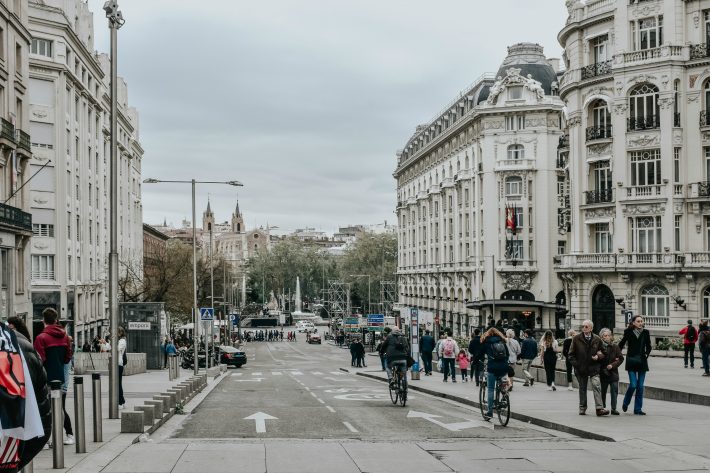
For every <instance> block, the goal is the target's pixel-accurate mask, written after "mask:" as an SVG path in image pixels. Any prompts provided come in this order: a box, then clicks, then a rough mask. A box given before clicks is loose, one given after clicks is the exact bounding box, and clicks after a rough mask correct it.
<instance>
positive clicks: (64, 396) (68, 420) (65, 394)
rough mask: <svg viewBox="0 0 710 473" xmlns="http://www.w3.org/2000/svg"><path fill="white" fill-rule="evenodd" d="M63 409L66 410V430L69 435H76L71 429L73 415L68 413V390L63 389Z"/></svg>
mask: <svg viewBox="0 0 710 473" xmlns="http://www.w3.org/2000/svg"><path fill="white" fill-rule="evenodd" d="M62 410H63V411H64V432H65V433H66V434H67V435H74V431H73V430H72V429H71V417H69V414H67V392H66V391H62Z"/></svg>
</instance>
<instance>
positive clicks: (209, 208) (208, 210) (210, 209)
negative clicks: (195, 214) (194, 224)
mask: <svg viewBox="0 0 710 473" xmlns="http://www.w3.org/2000/svg"><path fill="white" fill-rule="evenodd" d="M207 213H208V214H209V213H212V208H211V207H210V198H209V197H207Z"/></svg>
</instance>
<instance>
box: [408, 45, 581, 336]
mask: <svg viewBox="0 0 710 473" xmlns="http://www.w3.org/2000/svg"><path fill="white" fill-rule="evenodd" d="M557 69H558V61H557V60H555V59H547V58H546V57H545V55H544V54H543V50H542V47H541V46H539V45H537V44H530V43H521V44H516V45H513V46H511V47H509V48H508V56H507V57H506V58H505V60H504V61H503V63H502V65H501V67H500V69H499V71H498V73H497V74H495V75H484V76H482V77H481V78H479V79H478V80H477V81H476V82H475V83H474V84H473V85H472V86H470V87H468V88H467V89H466V90H464V91H463V92H462V93H461V94H460V95H459V96H458V97H457V98H456V99H455V100H454V101H453V102H451V103H450V104H448V105H447V106H446V107H445V108H444V110H443V112H441V113H440V114H438V115H437V116H436V117H435V118H434V119H433V120H431V121H430V122H428V123H426V124H424V125H420V126H418V127H417V129H416V132H415V133H414V135H413V136H412V137H411V138H410V139H409V140H408V142H407V143H406V145H405V147H404V149H403V150H401V151H400V152H398V156H397V157H398V163H397V169H396V170H395V172H394V177H395V179H396V180H397V197H398V199H397V200H398V204H397V215H398V219H399V227H398V235H399V238H398V240H399V252H398V253H399V261H398V275H399V278H398V280H399V293H400V294H399V302H400V306H403V307H404V308H411V307H417V308H419V311H420V314H423V315H424V317H423V320H424V321H425V322H424V323H425V324H426V325H427V326H429V325H430V324H431V325H432V326H434V327H435V326H436V325H437V315H438V321H439V326H445V327H451V328H453V330H454V332H455V333H456V334H468V333H470V329H471V328H472V327H474V326H478V325H480V324H484V323H486V320H487V319H489V318H493V319H495V320H499V319H504V320H508V321H509V322H511V323H512V321H513V319H517V320H518V322H520V323H521V325H522V326H523V327H525V328H527V327H529V328H533V329H538V330H539V329H547V328H558V327H564V312H563V311H564V308H565V301H564V293H562V282H561V280H560V279H559V278H558V277H557V275H556V274H555V272H554V269H553V260H552V257H553V255H555V254H557V253H558V252H565V250H566V245H567V241H566V240H567V235H566V231H561V232H560V228H559V222H558V208H559V207H560V206H562V205H563V203H564V201H563V199H561V195H562V192H563V190H564V189H563V182H562V181H561V179H560V173H559V172H558V171H557V164H558V163H557V147H558V143H559V139H560V136H561V135H562V130H561V128H562V125H563V119H562V114H563V107H564V104H563V102H562V100H560V98H559V97H558V96H557V87H558V85H557V74H558V71H557ZM494 287H495V289H494ZM494 304H495V313H493V306H494ZM404 312H405V315H406V313H407V312H408V311H407V310H405V311H404Z"/></svg>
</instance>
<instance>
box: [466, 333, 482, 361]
mask: <svg viewBox="0 0 710 473" xmlns="http://www.w3.org/2000/svg"><path fill="white" fill-rule="evenodd" d="M468 354H469V355H471V363H478V362H480V361H483V355H484V353H483V344H482V343H481V337H475V336H474V337H473V338H471V341H470V342H468Z"/></svg>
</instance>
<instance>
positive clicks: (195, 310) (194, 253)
mask: <svg viewBox="0 0 710 473" xmlns="http://www.w3.org/2000/svg"><path fill="white" fill-rule="evenodd" d="M143 183H144V184H158V183H170V184H191V185H192V322H193V330H192V338H193V341H194V350H195V351H194V360H195V361H194V363H195V368H194V373H195V374H197V373H198V372H199V370H200V361H199V354H198V352H199V349H200V342H199V338H198V336H197V335H198V333H199V332H198V327H199V325H200V311H199V309H198V307H197V215H196V213H195V185H196V184H226V185H228V186H235V187H240V186H243V185H244V184H242V183H241V182H239V181H196V180H195V179H190V180H189V181H165V180H161V179H145V180H143ZM213 304H214V302H213ZM205 361H206V360H205Z"/></svg>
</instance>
